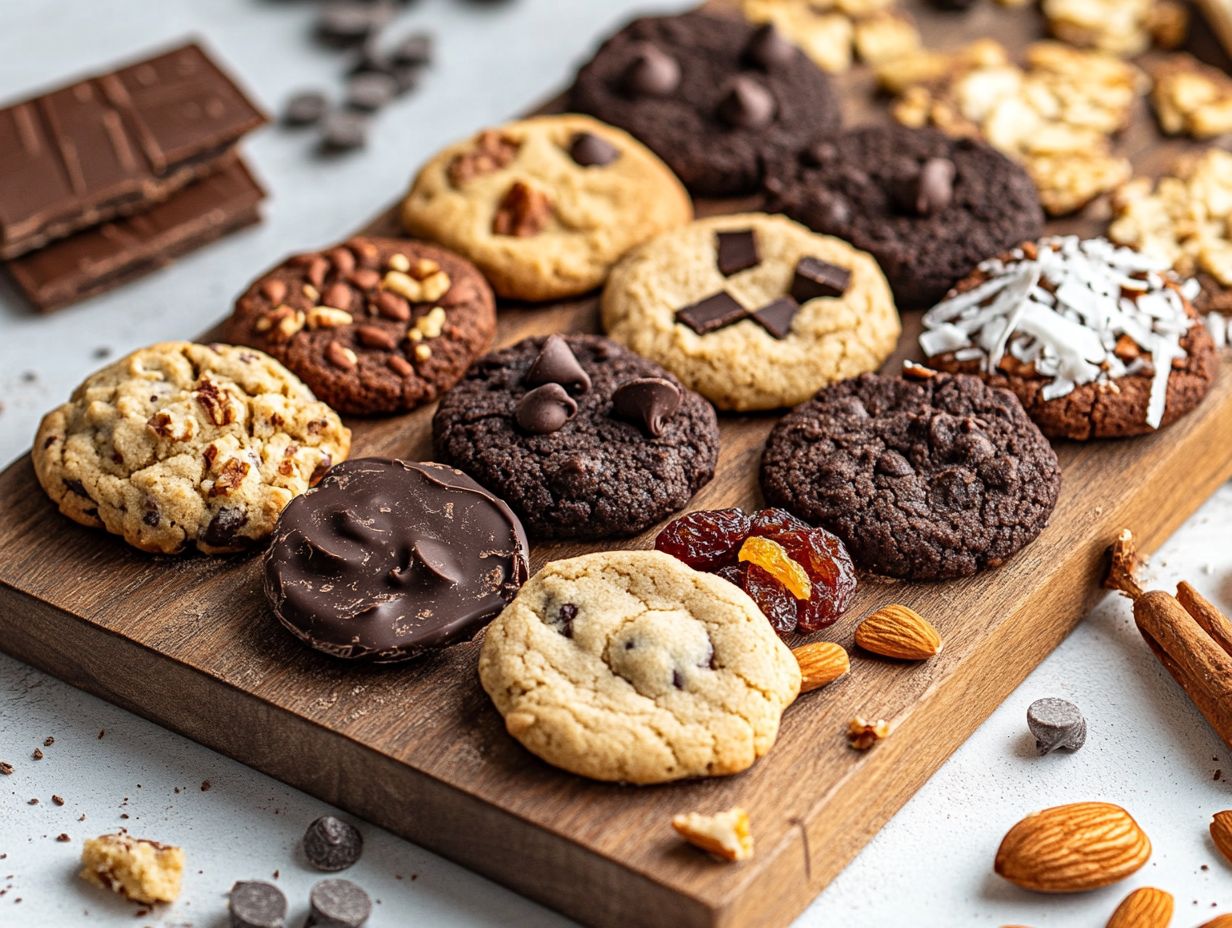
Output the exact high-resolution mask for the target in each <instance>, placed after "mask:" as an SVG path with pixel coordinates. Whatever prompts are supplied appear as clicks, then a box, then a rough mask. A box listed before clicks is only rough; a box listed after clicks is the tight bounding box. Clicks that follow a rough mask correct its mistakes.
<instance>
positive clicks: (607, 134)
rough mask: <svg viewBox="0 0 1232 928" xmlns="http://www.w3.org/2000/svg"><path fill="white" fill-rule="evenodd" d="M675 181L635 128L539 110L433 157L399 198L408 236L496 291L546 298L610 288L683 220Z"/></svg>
mask: <svg viewBox="0 0 1232 928" xmlns="http://www.w3.org/2000/svg"><path fill="white" fill-rule="evenodd" d="M692 216H693V206H692V204H691V203H690V202H689V198H688V195H687V194H686V193H685V191H684V188H683V187H682V186H681V185H680V182H679V181H678V180H677V179H676V178H675V176H674V175H673V174H672V172H671V171H670V170H668V168H667V166H666V165H664V164H663V162H662V161H660V160H659V159H658V158H657V157H656V156H655V155H654V154H652V153H651V152H650V151H649V150H648V149H647V148H646V147H645V146H644V145H642V144H641V143H640V142H638V141H637V140H636V139H634V138H633V137H631V136H630V135H629V134H628V133H626V132H623V131H622V130H620V129H615V128H613V127H611V126H607V125H604V124H603V123H601V122H598V121H597V120H594V119H591V118H590V117H589V116H577V115H556V116H535V117H533V118H531V119H522V120H519V121H517V122H510V123H506V124H505V125H503V126H499V127H497V128H494V129H487V130H485V131H483V132H480V133H479V134H478V135H476V136H473V137H472V138H469V139H466V140H465V141H462V142H459V143H457V144H455V145H451V146H449V147H448V148H446V149H444V150H443V151H441V152H440V153H439V154H437V155H436V156H435V157H434V158H433V159H432V160H431V161H429V162H428V163H427V164H426V165H424V167H423V168H422V169H421V170H420V172H419V174H418V176H417V177H416V178H415V181H414V183H412V185H411V189H410V192H409V193H408V194H407V195H406V199H405V200H404V201H403V203H402V223H403V225H404V226H405V227H406V229H407V230H408V231H409V232H410V233H411V234H412V235H419V236H423V237H424V238H428V239H431V240H433V241H437V242H440V243H442V244H444V245H446V246H448V247H450V248H453V249H455V250H456V251H458V252H460V253H461V254H464V255H466V256H467V257H468V258H470V260H472V261H474V262H475V264H477V265H478V266H479V268H480V269H481V270H482V271H483V273H484V274H485V275H486V276H487V278H488V280H490V281H491V282H492V286H493V287H494V288H495V289H496V292H497V293H499V294H500V295H501V296H504V297H509V298H512V299H521V300H551V299H559V298H561V297H567V296H576V295H577V294H580V293H585V292H586V291H588V290H593V289H594V288H595V287H597V286H599V285H600V284H601V283H603V280H604V278H606V277H607V273H608V270H609V269H610V268H611V266H612V265H613V264H614V263H615V262H616V261H617V259H619V258H620V256H621V255H623V254H624V253H625V252H626V251H628V250H629V249H630V248H631V247H633V246H634V245H637V244H638V243H640V242H643V241H645V240H646V239H648V238H650V237H651V236H653V235H654V234H655V233H657V232H661V231H662V230H664V229H669V228H671V227H672V226H677V225H680V224H681V223H685V222H688V221H689V219H691V218H692Z"/></svg>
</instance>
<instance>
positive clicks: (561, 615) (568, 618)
mask: <svg viewBox="0 0 1232 928" xmlns="http://www.w3.org/2000/svg"><path fill="white" fill-rule="evenodd" d="M577 614H578V607H577V606H575V605H574V604H573V603H565V604H564V605H563V606H561V607H560V610H559V611H558V612H557V618H558V619H559V621H558V623H557V628H558V629H559V630H560V633H561V634H562V635H564V636H565V637H566V638H572V637H573V620H574V619H576V618H577Z"/></svg>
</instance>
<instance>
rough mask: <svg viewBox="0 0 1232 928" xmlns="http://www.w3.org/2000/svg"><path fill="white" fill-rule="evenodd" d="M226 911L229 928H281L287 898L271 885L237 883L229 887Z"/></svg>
mask: <svg viewBox="0 0 1232 928" xmlns="http://www.w3.org/2000/svg"><path fill="white" fill-rule="evenodd" d="M227 910H228V911H229V912H230V913H231V928H283V926H284V925H285V924H286V917H287V897H286V896H284V895H283V894H282V890H280V889H279V888H278V887H277V886H274V885H273V884H272V883H262V882H259V881H256V880H252V881H247V882H239V883H236V884H235V885H234V886H232V887H231V895H230V899H229V900H228V902H227Z"/></svg>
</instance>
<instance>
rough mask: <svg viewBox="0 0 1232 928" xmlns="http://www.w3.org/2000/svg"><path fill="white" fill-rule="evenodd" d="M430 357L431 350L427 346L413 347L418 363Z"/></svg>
mask: <svg viewBox="0 0 1232 928" xmlns="http://www.w3.org/2000/svg"><path fill="white" fill-rule="evenodd" d="M430 357H432V349H431V348H429V347H428V346H427V345H424V344H419V345H416V346H415V359H416V360H418V361H426V360H428V358H430Z"/></svg>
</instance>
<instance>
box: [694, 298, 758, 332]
mask: <svg viewBox="0 0 1232 928" xmlns="http://www.w3.org/2000/svg"><path fill="white" fill-rule="evenodd" d="M746 315H747V311H746V310H745V308H744V307H743V306H741V305H740V304H739V303H737V302H736V300H735V298H734V297H732V295H731V294H729V293H728V292H727V291H726V290H723V291H720V292H719V293H716V294H714V295H713V296H708V297H706V298H705V299H704V300H702V301H701V302H699V303H694V304H693V305H692V306H685V307H684V308H682V309H678V310H676V321H677V322H681V323H684V324H685V325H687V326H688V327H689V328H690V329H692V330H693V331H694V332H696V333H697V334H698V335H705V334H707V333H708V332H714V331H716V330H718V329H721V328H724V327H725V326H729V325H731V324H732V323H734V322H739V321H740V320H741V319H743V318H744V317H745V316H746Z"/></svg>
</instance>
